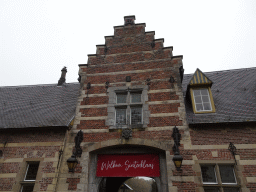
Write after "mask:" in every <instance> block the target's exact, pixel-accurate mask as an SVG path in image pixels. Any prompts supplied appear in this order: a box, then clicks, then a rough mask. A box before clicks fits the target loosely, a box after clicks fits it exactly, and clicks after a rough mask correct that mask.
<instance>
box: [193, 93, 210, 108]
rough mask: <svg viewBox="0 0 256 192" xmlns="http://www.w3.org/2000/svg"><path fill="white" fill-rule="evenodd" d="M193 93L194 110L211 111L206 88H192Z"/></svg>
mask: <svg viewBox="0 0 256 192" xmlns="http://www.w3.org/2000/svg"><path fill="white" fill-rule="evenodd" d="M193 94H194V101H195V107H196V111H198V112H200V111H212V106H211V101H210V96H209V92H208V89H194V90H193Z"/></svg>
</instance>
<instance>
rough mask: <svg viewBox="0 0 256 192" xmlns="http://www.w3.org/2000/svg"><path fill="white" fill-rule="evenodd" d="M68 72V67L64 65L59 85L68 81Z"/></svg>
mask: <svg viewBox="0 0 256 192" xmlns="http://www.w3.org/2000/svg"><path fill="white" fill-rule="evenodd" d="M66 73H67V67H63V69H62V70H61V76H60V79H59V81H58V85H57V86H61V85H63V83H65V82H66Z"/></svg>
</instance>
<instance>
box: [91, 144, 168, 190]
mask: <svg viewBox="0 0 256 192" xmlns="http://www.w3.org/2000/svg"><path fill="white" fill-rule="evenodd" d="M118 154H120V155H124V154H129V155H130V154H131V155H133V154H134V155H138V154H142V155H143V154H145V155H146V154H156V155H157V156H158V157H159V172H160V176H158V177H153V179H154V180H155V182H156V185H157V188H158V191H162V192H167V191H168V186H167V170H166V169H167V168H166V151H165V150H162V149H159V148H154V147H150V146H145V145H131V144H123V145H115V146H110V147H104V148H100V149H97V150H94V151H91V152H90V153H89V164H88V181H89V186H88V191H89V192H108V191H111V192H118V188H119V187H120V185H121V184H122V183H123V182H124V181H125V180H127V179H129V178H131V177H120V176H115V175H112V176H111V177H108V176H104V177H97V174H96V172H97V162H98V156H99V155H109V156H111V155H118ZM140 176H146V177H147V175H140ZM111 185H112V186H114V187H110V186H111Z"/></svg>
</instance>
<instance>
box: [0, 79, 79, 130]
mask: <svg viewBox="0 0 256 192" xmlns="http://www.w3.org/2000/svg"><path fill="white" fill-rule="evenodd" d="M79 88H80V85H79V84H78V83H68V84H64V85H62V86H57V85H56V84H51V85H31V86H17V87H0V129H4V128H28V127H49V126H50V127H51V126H68V125H69V123H70V122H71V121H72V119H73V117H74V115H75V108H76V104H77V99H78V96H79Z"/></svg>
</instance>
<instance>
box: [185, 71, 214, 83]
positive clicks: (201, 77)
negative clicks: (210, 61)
mask: <svg viewBox="0 0 256 192" xmlns="http://www.w3.org/2000/svg"><path fill="white" fill-rule="evenodd" d="M189 85H190V86H200V85H210V86H211V85H212V81H211V80H210V79H209V78H208V77H207V76H206V75H205V74H204V73H203V72H202V71H201V70H200V69H198V68H197V69H196V71H195V73H194V75H193V76H192V78H191V80H190V81H189Z"/></svg>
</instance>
